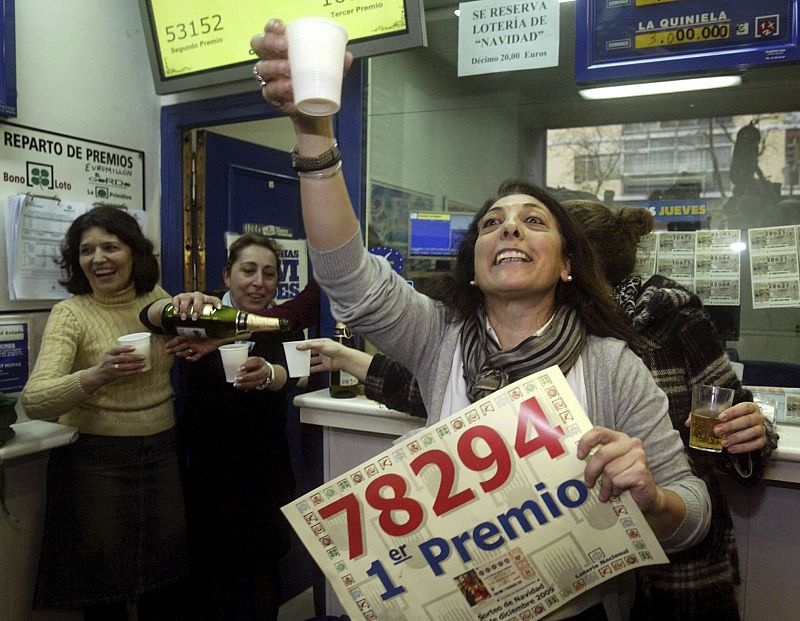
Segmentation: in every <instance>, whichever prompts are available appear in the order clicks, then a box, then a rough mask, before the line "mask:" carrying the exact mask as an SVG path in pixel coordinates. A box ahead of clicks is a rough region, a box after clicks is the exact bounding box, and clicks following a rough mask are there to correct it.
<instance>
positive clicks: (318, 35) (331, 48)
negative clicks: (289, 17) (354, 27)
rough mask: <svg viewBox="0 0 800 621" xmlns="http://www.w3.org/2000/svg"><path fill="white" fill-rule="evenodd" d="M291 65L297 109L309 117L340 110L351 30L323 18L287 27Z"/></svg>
mask: <svg viewBox="0 0 800 621" xmlns="http://www.w3.org/2000/svg"><path fill="white" fill-rule="evenodd" d="M286 38H287V39H288V42H289V66H290V68H291V72H292V90H293V91H294V101H295V105H296V106H297V109H298V110H299V111H300V112H302V113H303V114H307V115H309V116H330V115H331V114H335V113H337V112H338V111H339V107H340V105H341V99H342V74H343V73H344V51H345V46H346V45H347V30H345V29H344V28H343V27H342V26H340V25H339V24H337V23H335V22H332V21H329V20H327V19H322V18H319V17H305V18H303V19H298V20H296V21H294V22H292V23H290V24H288V25H287V26H286Z"/></svg>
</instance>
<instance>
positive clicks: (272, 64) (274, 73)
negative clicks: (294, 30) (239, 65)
mask: <svg viewBox="0 0 800 621" xmlns="http://www.w3.org/2000/svg"><path fill="white" fill-rule="evenodd" d="M298 21H299V20H298ZM286 30H287V27H286V24H284V23H283V22H282V21H280V20H278V19H272V20H270V21H269V22H268V23H267V25H266V26H265V27H264V32H263V33H262V34H259V35H256V36H254V37H253V38H252V39H251V40H250V47H251V48H252V50H253V52H254V53H255V55H256V56H257V57H258V58H259V59H260V60H259V61H258V62H257V63H256V64H255V67H254V73H255V75H256V76H257V77H258V78H259V79H260V80H261V82H262V88H261V94H262V96H263V97H264V99H265V100H266V101H267V103H269V104H270V105H272V106H274V107H275V108H276V109H277V110H278V111H279V112H282V113H283V114H286V115H289V116H292V117H295V118H297V117H303V116H305V114H307V113H304V111H303V110H300V109H298V107H297V105H296V104H295V96H294V84H293V80H292V71H291V68H290V65H289V60H288V58H289V54H288V50H289V41H288V39H287V36H286ZM310 44H311V45H312V46H314V45H315V44H316V42H315V41H310ZM317 56H318V57H319V56H320V54H319V53H317ZM352 63H353V55H352V54H351V53H350V52H345V53H344V57H343V61H342V67H343V71H345V72H346V71H347V69H349V68H350V65H351V64H352Z"/></svg>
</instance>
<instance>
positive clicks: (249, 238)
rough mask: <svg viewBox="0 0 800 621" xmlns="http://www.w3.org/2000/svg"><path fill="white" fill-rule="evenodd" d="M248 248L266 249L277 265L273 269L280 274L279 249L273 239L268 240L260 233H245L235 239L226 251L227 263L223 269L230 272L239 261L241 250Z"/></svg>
mask: <svg viewBox="0 0 800 621" xmlns="http://www.w3.org/2000/svg"><path fill="white" fill-rule="evenodd" d="M248 246H261V247H262V248H266V249H267V250H269V251H270V252H271V253H272V254H274V255H275V260H276V261H277V263H276V264H275V267H276V268H278V273H279V274H280V271H281V253H280V249H281V247H280V246H279V245H278V242H276V241H275V240H274V239H270V238H269V237H267V236H266V235H262V234H261V233H245V234H244V235H240V236H239V237H237V238H236V241H234V242H233V243H232V244H231V247H230V249H229V250H228V261H227V262H226V263H225V269H226V270H227V271H228V272H230V271H231V268H232V267H233V264H234V263H236V261H237V260H238V259H239V255H240V254H241V253H242V250H244V249H245V248H247V247H248Z"/></svg>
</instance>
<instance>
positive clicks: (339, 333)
mask: <svg viewBox="0 0 800 621" xmlns="http://www.w3.org/2000/svg"><path fill="white" fill-rule="evenodd" d="M331 338H332V339H333V340H334V341H336V342H337V343H340V344H342V345H344V346H345V347H353V348H354V347H355V341H354V340H353V332H352V331H351V330H350V328H348V327H347V326H346V325H344V324H343V323H341V322H339V321H337V322H336V326H334V328H333V336H332V337H331ZM330 393H331V397H334V398H336V399H348V398H350V397H355V396H357V395H358V378H356V377H354V376H353V375H350V373H348V372H347V371H331V373H330Z"/></svg>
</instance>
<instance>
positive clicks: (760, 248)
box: [748, 226, 800, 308]
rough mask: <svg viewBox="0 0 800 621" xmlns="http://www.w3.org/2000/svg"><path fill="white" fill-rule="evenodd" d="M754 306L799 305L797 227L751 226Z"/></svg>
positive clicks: (799, 277) (751, 275)
mask: <svg viewBox="0 0 800 621" xmlns="http://www.w3.org/2000/svg"><path fill="white" fill-rule="evenodd" d="M748 236H749V239H750V278H751V281H752V283H753V308H779V307H786V306H800V269H798V257H799V256H800V255H798V245H799V244H798V239H797V227H795V226H774V227H769V228H760V229H749V230H748Z"/></svg>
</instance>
